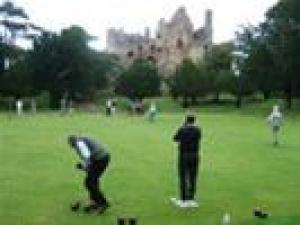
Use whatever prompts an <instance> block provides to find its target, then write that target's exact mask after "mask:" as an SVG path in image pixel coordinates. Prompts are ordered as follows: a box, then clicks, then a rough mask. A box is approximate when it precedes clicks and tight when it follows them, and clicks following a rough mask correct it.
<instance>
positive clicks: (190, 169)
mask: <svg viewBox="0 0 300 225" xmlns="http://www.w3.org/2000/svg"><path fill="white" fill-rule="evenodd" d="M195 123H196V117H195V116H194V115H188V116H186V118H185V122H184V124H183V126H181V127H180V128H179V129H178V130H177V132H176V134H175V136H174V141H175V142H177V143H178V147H179V149H178V151H179V152H178V170H179V171H178V172H179V173H178V175H179V184H180V198H179V199H176V198H172V199H171V200H172V201H173V202H174V203H175V204H176V205H177V206H179V207H183V208H184V207H198V203H197V202H196V201H195V193H196V184H197V174H198V165H199V161H200V157H199V147H200V141H201V129H200V128H199V127H198V126H196V124H195Z"/></svg>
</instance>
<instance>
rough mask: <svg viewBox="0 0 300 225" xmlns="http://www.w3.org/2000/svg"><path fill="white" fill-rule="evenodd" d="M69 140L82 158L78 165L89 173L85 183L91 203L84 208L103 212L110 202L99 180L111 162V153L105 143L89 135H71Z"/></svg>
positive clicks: (88, 210)
mask: <svg viewBox="0 0 300 225" xmlns="http://www.w3.org/2000/svg"><path fill="white" fill-rule="evenodd" d="M68 142H69V145H70V146H71V147H72V148H73V149H74V150H75V151H76V153H77V154H78V155H79V157H80V159H81V162H79V163H77V164H76V167H77V168H78V169H81V170H84V171H85V172H86V174H87V176H86V178H85V182H84V184H85V187H86V189H87V190H88V193H89V197H90V202H91V203H90V204H89V205H87V206H86V207H85V208H84V210H85V211H86V212H91V211H94V210H97V211H98V212H99V213H102V212H104V211H105V210H106V209H107V208H108V207H109V203H108V202H107V200H106V198H105V197H104V195H103V193H102V191H101V190H100V186H99V180H100V178H101V176H102V175H103V172H104V171H105V169H106V168H107V166H108V164H109V162H110V155H109V153H108V152H107V151H106V150H105V148H104V147H103V145H101V144H100V143H99V142H96V141H94V140H92V139H90V138H87V137H77V136H69V138H68Z"/></svg>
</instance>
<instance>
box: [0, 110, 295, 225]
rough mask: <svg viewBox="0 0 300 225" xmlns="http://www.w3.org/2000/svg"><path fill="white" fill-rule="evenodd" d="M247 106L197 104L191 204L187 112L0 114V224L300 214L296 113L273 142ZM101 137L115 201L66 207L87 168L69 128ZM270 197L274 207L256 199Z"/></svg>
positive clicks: (281, 220)
mask: <svg viewBox="0 0 300 225" xmlns="http://www.w3.org/2000/svg"><path fill="white" fill-rule="evenodd" d="M251 111H252V110H248V111H245V110H244V111H242V112H241V113H239V112H238V111H237V110H233V109H227V110H218V109H216V110H214V109H213V108H212V109H205V110H203V111H202V110H201V109H199V110H197V113H198V118H199V123H200V124H201V126H202V127H203V131H204V139H203V143H202V151H203V161H202V165H201V170H200V171H201V172H200V177H199V183H198V184H199V185H198V193H197V198H198V200H199V202H200V207H199V208H197V209H177V208H176V207H174V206H173V205H172V204H171V203H170V201H169V198H170V197H172V196H176V194H177V191H178V190H177V173H176V172H177V170H176V156H177V155H176V145H175V144H174V143H172V135H173V133H174V131H175V130H176V128H177V126H178V125H179V124H180V123H181V121H182V118H183V115H184V114H183V112H181V111H180V110H178V112H176V113H162V114H160V115H159V118H158V121H156V122H155V123H153V124H151V123H149V122H148V121H147V120H146V119H145V118H143V117H137V116H133V117H130V116H127V115H125V114H121V115H118V116H116V117H114V118H106V117H105V116H103V115H100V114H88V113H75V114H73V115H72V116H65V117H63V116H60V115H58V113H41V114H37V115H35V116H30V115H27V116H23V117H19V118H18V117H16V116H12V115H8V114H4V113H2V114H0V224H1V225H21V224H22V225H23V224H24V225H41V224H42V225H77V224H78V225H79V224H80V225H82V224H91V225H93V224H94V225H96V224H102V225H110V224H111V225H114V224H116V217H118V216H125V217H126V216H129V217H130V216H135V217H137V218H138V219H139V224H140V225H200V224H201V225H218V224H221V219H222V215H223V214H224V213H225V212H230V213H231V215H232V223H233V224H236V225H257V224H258V225H260V224H263V225H299V224H300V207H299V205H300V175H299V171H300V170H299V165H300V152H299V151H300V135H299V133H300V117H299V116H297V115H296V114H291V115H289V116H287V117H286V118H285V123H284V129H283V132H282V136H281V140H282V145H281V146H280V147H278V148H274V147H273V146H272V145H271V135H270V132H269V130H268V129H267V127H266V123H265V113H263V112H259V113H255V114H253V113H252V112H251ZM69 134H79V135H86V136H91V137H96V138H99V139H101V140H102V141H103V142H105V143H106V145H107V146H108V147H109V150H110V152H111V155H112V161H111V164H110V167H109V169H108V170H107V171H106V174H105V176H104V179H103V188H104V191H105V193H106V195H107V196H108V198H109V199H110V201H111V205H112V207H111V208H110V209H109V210H108V211H107V212H106V213H105V214H104V215H102V216H95V215H94V216H91V215H85V214H83V213H80V214H74V213H72V212H70V211H69V203H70V202H71V201H73V200H75V199H77V198H85V197H86V193H85V190H84V188H83V187H82V180H83V177H84V176H83V175H84V174H82V173H81V172H79V171H77V170H76V169H74V164H75V163H76V159H77V158H76V155H75V154H74V153H73V152H72V151H71V150H70V149H69V147H68V146H67V143H66V138H67V136H68V135H69ZM258 205H267V206H268V208H269V210H270V212H271V217H270V218H269V219H266V220H259V219H255V218H253V217H252V209H253V208H254V207H255V206H258Z"/></svg>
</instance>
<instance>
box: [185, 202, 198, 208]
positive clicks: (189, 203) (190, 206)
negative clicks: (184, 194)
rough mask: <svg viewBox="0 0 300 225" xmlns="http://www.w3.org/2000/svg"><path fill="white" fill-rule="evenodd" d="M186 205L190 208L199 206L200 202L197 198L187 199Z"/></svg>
mask: <svg viewBox="0 0 300 225" xmlns="http://www.w3.org/2000/svg"><path fill="white" fill-rule="evenodd" d="M185 204H186V207H188V208H198V207H199V204H198V203H197V202H196V201H195V200H187V201H185Z"/></svg>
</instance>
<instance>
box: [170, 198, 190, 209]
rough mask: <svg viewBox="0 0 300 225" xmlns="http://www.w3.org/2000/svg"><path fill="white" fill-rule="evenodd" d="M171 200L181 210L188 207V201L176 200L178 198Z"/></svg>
mask: <svg viewBox="0 0 300 225" xmlns="http://www.w3.org/2000/svg"><path fill="white" fill-rule="evenodd" d="M170 200H171V202H173V203H174V204H175V205H176V206H178V207H179V208H186V207H187V204H186V201H182V200H180V199H176V198H171V199H170Z"/></svg>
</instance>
